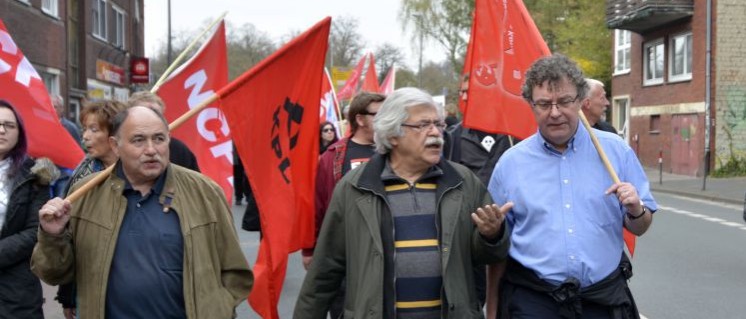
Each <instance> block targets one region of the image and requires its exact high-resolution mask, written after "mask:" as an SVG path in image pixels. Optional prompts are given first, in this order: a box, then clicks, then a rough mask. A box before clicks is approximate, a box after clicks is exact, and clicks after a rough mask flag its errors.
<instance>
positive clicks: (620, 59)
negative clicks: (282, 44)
mask: <svg viewBox="0 0 746 319" xmlns="http://www.w3.org/2000/svg"><path fill="white" fill-rule="evenodd" d="M631 38H632V32H630V31H627V30H618V29H617V30H614V39H615V40H614V74H624V73H629V71H630V68H631V66H630V65H631V64H632V62H631V61H632V60H631V57H630V49H631V48H632V41H631Z"/></svg>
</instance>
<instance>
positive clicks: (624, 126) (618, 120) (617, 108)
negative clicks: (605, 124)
mask: <svg viewBox="0 0 746 319" xmlns="http://www.w3.org/2000/svg"><path fill="white" fill-rule="evenodd" d="M611 110H612V117H611V124H612V125H613V126H614V127H621V130H620V131H619V135H621V136H622V138H624V139H625V140H626V139H627V135H629V127H628V124H629V123H628V119H629V97H626V96H625V97H622V98H614V106H613V107H612V108H611Z"/></svg>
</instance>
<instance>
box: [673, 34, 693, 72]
mask: <svg viewBox="0 0 746 319" xmlns="http://www.w3.org/2000/svg"><path fill="white" fill-rule="evenodd" d="M669 48H670V49H669V51H670V52H671V56H670V57H669V61H670V65H669V66H668V67H669V76H668V80H669V81H687V80H691V79H692V33H691V32H689V33H686V34H680V35H677V36H673V37H671V45H670V46H669Z"/></svg>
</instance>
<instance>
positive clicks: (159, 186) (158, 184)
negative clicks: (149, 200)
mask: <svg viewBox="0 0 746 319" xmlns="http://www.w3.org/2000/svg"><path fill="white" fill-rule="evenodd" d="M116 165H117V166H116V169H115V171H116V174H117V177H119V178H121V179H122V180H123V181H124V190H123V191H128V190H133V191H134V190H135V189H134V188H133V187H132V184H130V181H129V180H128V179H127V176H125V175H124V169H123V168H122V162H117V164H116ZM167 173H168V167H166V170H164V171H163V173H161V175H160V176H158V179H157V180H156V181H155V184H153V187H152V188H151V189H150V192H151V193H153V194H155V195H156V196H160V195H161V193H163V186H164V185H165V184H166V174H167ZM141 195H142V196H145V195H147V194H141Z"/></svg>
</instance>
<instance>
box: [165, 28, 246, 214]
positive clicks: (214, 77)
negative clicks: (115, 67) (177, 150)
mask: <svg viewBox="0 0 746 319" xmlns="http://www.w3.org/2000/svg"><path fill="white" fill-rule="evenodd" d="M227 83H228V61H227V56H226V45H225V22H221V23H220V24H219V25H218V26H217V27H216V28H215V30H214V31H213V33H212V36H211V37H210V40H209V41H206V42H205V43H203V44H202V46H201V47H200V48H199V50H198V51H197V53H195V54H194V56H193V57H192V58H191V59H189V61H187V62H185V63H184V64H183V65H181V66H180V67H179V68H178V69H176V71H174V72H173V73H171V75H170V76H169V77H168V80H166V81H165V82H164V83H163V85H161V87H160V89H159V90H158V95H159V96H160V97H161V99H163V101H164V102H165V104H166V111H165V114H164V115H165V116H166V119H168V120H169V122H172V121H174V120H175V119H177V118H179V117H180V116H181V115H182V114H184V113H186V112H188V111H189V110H190V109H192V108H194V107H197V106H199V104H200V103H201V102H202V101H204V100H205V99H207V98H209V97H210V96H212V95H213V94H215V91H217V90H219V89H221V88H222V87H224V86H225V85H226V84H227ZM171 136H173V137H175V138H178V139H179V140H181V141H183V142H184V143H185V144H186V145H187V146H188V147H189V149H190V150H191V151H192V152H193V153H194V155H195V156H196V157H197V162H198V164H199V167H200V171H201V172H202V173H203V174H205V175H207V176H209V177H210V178H212V180H213V181H215V182H216V183H217V184H218V185H220V187H221V188H222V189H223V192H224V193H225V197H226V199H227V200H228V202H229V203H231V202H232V201H231V197H232V196H233V143H232V141H231V130H230V127H229V126H228V121H227V120H226V118H225V115H224V114H223V112H222V111H221V110H220V108H219V107H218V102H213V103H212V104H211V105H208V106H207V107H206V108H205V109H203V110H202V111H200V112H199V113H198V114H197V115H196V116H195V117H194V118H192V119H190V120H188V121H187V122H185V123H184V124H183V125H181V126H180V127H179V128H178V129H176V130H174V131H173V132H171Z"/></svg>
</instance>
